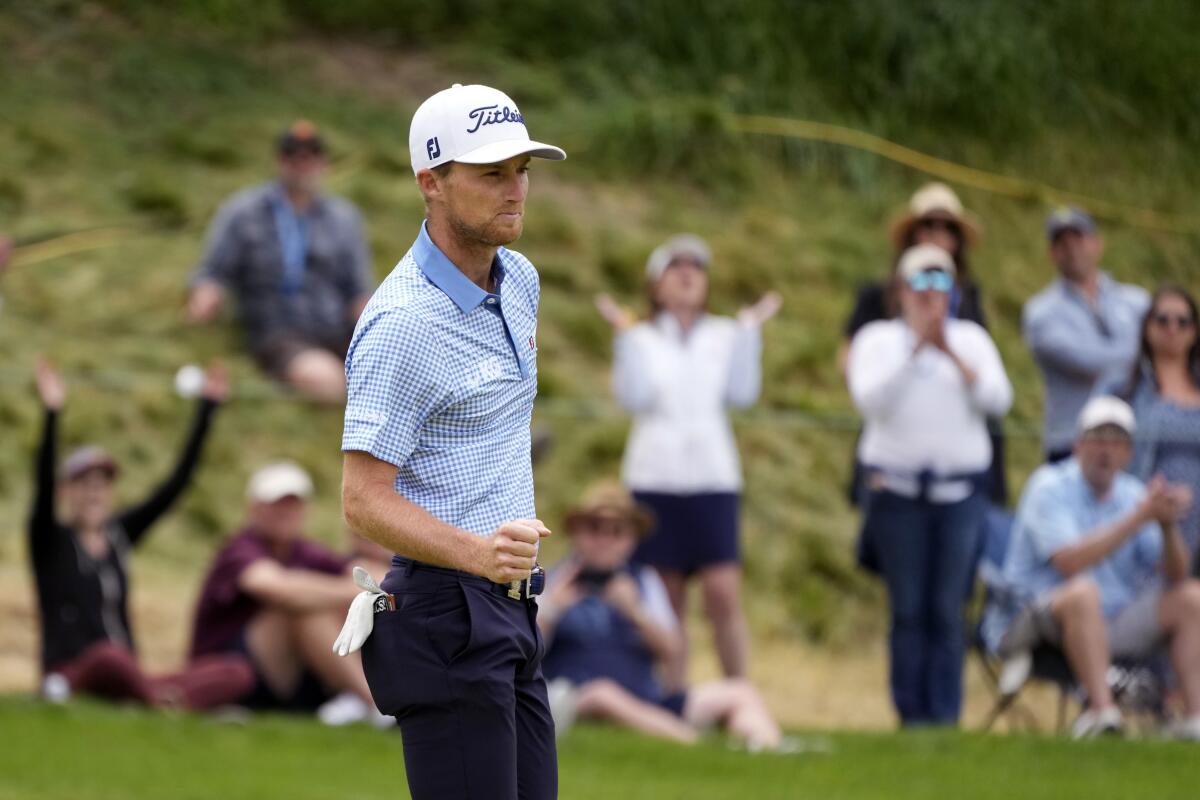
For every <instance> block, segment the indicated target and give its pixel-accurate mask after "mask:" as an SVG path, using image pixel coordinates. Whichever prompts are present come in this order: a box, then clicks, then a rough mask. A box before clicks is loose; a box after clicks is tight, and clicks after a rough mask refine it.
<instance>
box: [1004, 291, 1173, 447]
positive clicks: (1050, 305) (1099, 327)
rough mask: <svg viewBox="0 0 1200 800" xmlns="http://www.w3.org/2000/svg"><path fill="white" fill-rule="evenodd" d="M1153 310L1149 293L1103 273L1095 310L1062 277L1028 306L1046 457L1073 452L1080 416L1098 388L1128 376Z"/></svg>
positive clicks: (1024, 320)
mask: <svg viewBox="0 0 1200 800" xmlns="http://www.w3.org/2000/svg"><path fill="white" fill-rule="evenodd" d="M1149 305H1150V296H1149V294H1147V293H1146V290H1145V289H1142V288H1141V287H1138V286H1131V285H1129V284H1123V283H1117V282H1116V281H1114V280H1113V279H1112V278H1110V277H1109V276H1108V275H1104V274H1102V275H1101V276H1100V291H1099V294H1098V295H1097V298H1096V305H1095V306H1094V307H1093V306H1092V305H1091V304H1090V303H1089V302H1088V301H1087V300H1086V299H1085V298H1084V297H1083V296H1082V295H1081V294H1080V293H1079V292H1078V291H1077V290H1076V289H1075V288H1074V287H1072V286H1071V285H1070V284H1069V283H1067V282H1066V281H1065V280H1063V279H1062V278H1060V279H1058V280H1057V281H1055V282H1054V283H1052V284H1050V286H1048V287H1046V288H1045V289H1043V290H1042V291H1041V292H1039V293H1038V294H1036V295H1035V296H1034V297H1032V298H1031V299H1030V300H1029V302H1027V303H1026V304H1025V308H1024V310H1023V312H1022V314H1021V333H1022V335H1023V336H1024V337H1025V343H1026V344H1027V345H1029V349H1030V350H1032V351H1033V358H1034V360H1035V361H1036V362H1037V365H1038V369H1039V370H1040V371H1041V373H1042V380H1043V381H1044V383H1045V407H1044V414H1045V427H1044V429H1043V433H1042V444H1043V446H1044V447H1045V449H1046V451H1047V452H1052V451H1056V450H1065V449H1069V448H1070V447H1071V443H1072V442H1073V441H1074V438H1075V422H1076V417H1078V416H1079V412H1080V411H1081V410H1082V409H1083V405H1084V403H1086V402H1087V400H1088V397H1090V396H1091V394H1092V388H1093V387H1094V386H1095V385H1096V384H1097V383H1107V382H1108V381H1110V380H1113V379H1117V378H1120V377H1124V376H1127V375H1128V374H1129V370H1130V368H1131V367H1132V366H1133V361H1134V359H1135V358H1136V357H1137V351H1138V340H1139V335H1140V333H1139V332H1140V326H1141V322H1142V317H1143V316H1144V315H1145V313H1146V309H1147V308H1148V307H1149Z"/></svg>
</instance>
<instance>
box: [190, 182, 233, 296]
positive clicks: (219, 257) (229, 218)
mask: <svg viewBox="0 0 1200 800" xmlns="http://www.w3.org/2000/svg"><path fill="white" fill-rule="evenodd" d="M243 208H245V201H244V200H243V199H242V198H241V197H234V198H232V199H230V200H227V201H226V202H225V204H224V205H222V206H221V207H220V208H219V209H218V210H217V213H216V216H214V217H213V221H212V222H211V223H210V224H209V226H208V235H207V237H206V239H205V244H204V255H203V256H202V257H201V258H200V263H199V265H197V267H196V270H195V272H193V273H192V279H191V281H190V283H191V285H192V286H195V285H196V284H198V283H203V282H205V281H214V282H216V283H219V284H221V285H223V286H230V285H232V284H233V283H234V281H235V279H236V273H237V267H238V260H239V258H240V257H241V248H240V246H239V244H238V233H237V222H238V219H239V217H240V216H241V213H242V209H243Z"/></svg>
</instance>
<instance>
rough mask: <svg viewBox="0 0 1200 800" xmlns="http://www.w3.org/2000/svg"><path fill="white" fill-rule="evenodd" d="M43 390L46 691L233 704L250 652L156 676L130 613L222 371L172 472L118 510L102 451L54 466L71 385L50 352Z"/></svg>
mask: <svg viewBox="0 0 1200 800" xmlns="http://www.w3.org/2000/svg"><path fill="white" fill-rule="evenodd" d="M37 390H38V397H39V398H40V399H41V401H42V406H43V408H44V412H45V423H44V427H43V432H42V443H41V446H40V447H39V448H38V454H37V461H36V464H35V468H34V485H35V490H34V500H33V510H32V513H31V514H30V518H29V558H30V561H31V562H32V563H31V566H32V568H33V576H34V582H35V584H36V586H37V600H38V612H39V614H38V621H39V623H40V624H41V639H42V657H41V666H42V675H43V681H42V696H43V697H44V698H45V699H46V700H49V701H51V702H56V703H61V702H64V701H66V700H67V699H68V698H70V697H71V695H73V694H86V695H91V696H92V697H102V698H104V699H107V700H116V701H124V702H133V703H140V704H143V705H148V706H173V707H183V708H188V709H192V710H199V709H207V708H213V707H216V706H221V705H224V704H226V703H230V702H232V701H233V700H234V699H236V698H237V697H238V696H239V695H241V694H242V693H243V692H244V691H245V690H246V688H247V687H248V686H249V685H250V684H251V682H252V680H253V675H252V673H251V671H250V668H249V665H247V664H246V662H245V660H244V659H242V658H239V657H236V656H211V657H208V658H204V659H197V660H196V661H194V662H193V663H192V664H191V666H190V667H189V668H188V669H186V670H184V671H182V672H178V673H174V674H170V675H150V674H148V673H146V672H145V671H144V670H143V668H142V666H141V664H139V663H138V658H137V654H136V653H137V650H136V646H135V643H134V636H133V628H132V626H131V625H130V619H129V585H130V576H129V561H130V558H131V556H132V554H133V551H134V550H135V549H136V548H137V547H138V546H140V545H141V544H142V543H143V542H145V541H146V540H147V537H148V534H149V533H150V530H151V528H153V527H154V524H155V523H156V522H158V520H159V519H160V518H161V517H162V516H163V514H165V513H167V511H168V510H170V508H171V506H172V505H174V503H175V501H176V500H177V499H179V496H180V495H181V494H182V493H183V491H184V489H186V488H187V485H188V483H189V482H190V480H191V477H192V473H193V472H194V471H195V469H196V465H197V464H198V463H199V461H200V453H201V451H202V450H203V448H204V440H205V439H206V438H207V436H208V431H209V428H210V425H211V422H212V418H213V415H214V414H215V413H216V411H217V408H218V406H220V404H221V402H222V401H224V400H225V398H226V396H227V395H228V393H229V383H228V379H227V377H226V375H225V371H224V369H223V368H221V367H220V366H213V367H211V368H209V370H208V373H207V375H206V377H205V379H204V386H203V388H202V390H201V392H200V402H199V403H198V404H197V406H196V416H195V421H194V422H193V423H192V430H191V434H190V435H189V436H188V439H187V443H186V444H185V445H184V447H183V450H182V452H181V453H180V455H179V458H178V461H177V462H176V464H175V468H174V470H172V472H171V474H170V475H169V476H168V477H167V478H166V480H164V481H163V482H162V483H161V484H160V485H159V486H158V487H157V488H156V489H155V490H154V491H153V492H152V493H151V494H150V495H149V496H148V497H146V498H144V499H143V500H142V501H141V502H140V503H136V504H134V505H131V506H127V507H125V508H117V507H116V483H117V479H118V476H119V475H120V472H121V470H120V468H119V466H118V464H117V462H116V460H115V459H113V457H112V456H110V455H109V454H108V453H107V452H106V451H104V450H102V449H100V448H99V447H96V446H95V445H91V446H86V447H80V448H78V449H77V450H75V451H74V452H72V453H71V454H70V455H69V456H68V457H67V458H66V460H65V461H63V462H62V464H58V463H57V460H58V441H59V417H60V415H61V414H62V409H63V405H64V404H65V403H66V398H67V385H66V382H65V381H64V380H63V378H62V376H61V375H60V374H59V372H58V370H56V369H55V368H54V367H53V366H51V365H50V363H49V362H48V361H45V360H44V359H43V360H39V362H38V365H37ZM56 501H57V502H56ZM56 505H58V506H59V507H60V508H61V510H62V511H63V512H64V513H63V514H62V515H61V516H60V515H59V513H58V510H57V509H56V508H55V506H56Z"/></svg>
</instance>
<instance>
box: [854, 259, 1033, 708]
mask: <svg viewBox="0 0 1200 800" xmlns="http://www.w3.org/2000/svg"><path fill="white" fill-rule="evenodd" d="M954 270H955V267H954V261H953V260H952V259H951V257H950V255H949V254H948V253H947V252H946V251H945V250H943V249H941V248H940V247H936V246H934V245H931V244H923V245H917V246H915V247H912V248H909V249H908V250H906V251H905V252H904V255H903V256H901V258H900V263H899V265H898V267H897V274H898V275H899V277H900V279H901V280H902V281H903V282H904V284H903V286H902V287H901V289H900V293H899V303H900V316H899V318H897V319H894V320H887V321H880V322H872V323H870V324H869V325H867V326H866V327H864V328H863V329H862V330H861V331H859V333H858V335H857V336H855V337H854V342H853V344H852V345H851V348H850V359H849V364H848V370H847V379H848V381H849V385H850V394H851V396H852V397H853V399H854V403H855V405H857V406H858V409H859V411H860V412H861V413H862V415H863V418H864V429H863V435H862V439H861V441H860V442H859V449H858V456H859V459H860V460H861V461H862V463H863V465H864V469H865V471H866V485H867V488H868V495H867V501H866V509H865V511H866V519H865V521H864V523H863V537H864V543H865V544H866V546H867V547H868V548H869V549H871V550H872V551H873V552H874V553H875V554H876V555H877V558H878V566H879V567H880V570H881V572H882V574H883V577H884V580H885V581H886V583H887V588H888V595H889V598H890V600H891V660H892V663H891V686H892V700H893V702H894V703H895V705H896V709H897V711H898V712H899V714H900V719H901V722H902V723H903V724H904V725H928V724H938V725H952V724H955V723H956V722H957V720H958V716H959V711H960V708H961V705H962V667H963V644H964V634H963V620H962V607H963V603H964V601H965V599H966V596H967V590H968V586H969V584H970V581H971V579H972V576H973V573H974V564H975V560H976V556H977V554H978V552H979V545H980V537H981V535H982V523H983V513H984V506H985V504H984V502H983V496H982V493H981V492H980V491H979V487H980V486H981V484H982V482H983V481H984V479H985V477H986V474H987V468H988V464H989V463H990V461H991V456H992V453H991V442H990V440H989V438H988V431H987V420H986V415H989V414H990V415H994V416H1000V415H1002V414H1004V413H1005V412H1007V411H1008V407H1009V405H1010V403H1011V402H1012V387H1011V386H1010V385H1009V382H1008V377H1007V376H1006V375H1005V372H1004V365H1003V364H1002V363H1001V362H1000V355H999V353H997V352H996V346H995V345H994V344H993V343H992V340H991V338H990V337H989V336H988V335H987V332H986V331H985V330H983V328H981V327H980V326H979V325H977V324H975V323H974V322H968V321H966V320H959V319H952V318H949V310H950V294H951V292H952V291H953V288H954Z"/></svg>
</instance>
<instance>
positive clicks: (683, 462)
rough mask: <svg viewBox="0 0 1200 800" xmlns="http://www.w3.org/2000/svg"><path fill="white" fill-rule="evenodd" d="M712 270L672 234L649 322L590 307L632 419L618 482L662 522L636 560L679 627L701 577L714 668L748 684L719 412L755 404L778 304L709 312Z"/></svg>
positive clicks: (697, 241)
mask: <svg viewBox="0 0 1200 800" xmlns="http://www.w3.org/2000/svg"><path fill="white" fill-rule="evenodd" d="M711 263H712V253H711V252H710V250H709V249H708V245H707V244H705V242H704V240H702V239H701V238H700V237H698V236H693V235H691V234H682V235H678V236H673V237H671V238H670V239H668V240H667V241H666V242H664V243H663V244H662V245H660V246H659V247H658V248H656V249H655V250H654V252H652V253H651V254H650V258H649V259H648V260H647V262H646V278H647V289H648V292H649V297H650V306H651V310H652V313H653V316H652V318H651V319H649V320H646V321H645V322H640V323H637V324H635V323H634V320H633V317H632V315H630V314H629V313H628V312H626V311H624V310H623V309H621V308H620V307H619V306H617V305H616V303H614V302H613V301H612V299H611V298H609V297H607V296H601V297H600V298H598V299H597V306H598V308H599V310H600V313H601V314H602V315H603V316H604V318H605V319H606V320H608V322H609V323H610V324H611V325H612V326H613V328H614V330H615V331H616V338H615V341H614V348H613V349H614V351H615V359H614V364H613V393H614V394H615V395H616V396H617V400H618V401H619V402H620V403H621V405H622V406H624V407H625V409H626V410H627V411H629V412H630V413H632V414H633V415H634V422H633V430H632V431H631V432H630V434H629V442H628V444H627V445H626V448H625V458H624V463H623V465H622V470H621V477H622V480H623V481H624V482H625V485H626V486H628V487H629V488H630V489H632V490H633V492H634V495H635V496H636V497H637V500H638V502H639V503H642V504H644V505H646V506H648V507H649V508H650V509H651V510H652V511H653V512H654V514H655V517H656V519H657V522H656V525H655V529H654V531H653V532H652V533H651V535H650V536H649V537H648V538H647V539H646V541H645V542H643V543H642V545H641V546H640V547H639V549H638V552H637V560H638V561H639V562H640V563H645V564H649V565H651V566H653V567H655V568H656V569H657V570H658V571H659V574H660V575H661V576H662V578H663V581H664V582H665V583H666V585H667V591H668V592H669V593H670V596H671V603H672V606H673V607H674V609H675V615H676V616H677V617H679V618H680V619H687V613H686V608H685V603H686V597H687V583H688V581H689V580H690V579H691V578H693V577H696V578H698V579H699V582H700V585H701V588H702V591H703V595H704V607H705V612H706V614H707V616H708V618H709V621H710V623H711V624H712V628H713V639H714V641H715V643H716V648H717V655H718V657H719V658H720V661H721V667H722V669H723V670H724V672H725V674H726V675H727V676H730V677H744V676H745V675H746V661H747V658H748V651H749V634H748V632H747V628H746V621H745V617H744V616H743V614H742V609H741V600H740V597H739V595H740V586H741V565H740V555H739V546H738V517H739V503H740V497H741V485H742V478H741V466H740V463H739V460H738V453H737V444H736V442H735V441H734V437H733V429H732V427H731V426H730V424H729V420H728V417H727V415H726V410H727V409H728V408H730V407H734V408H746V407H748V406H751V405H753V404H754V403H755V401H757V399H758V394H759V389H760V385H761V379H762V375H761V372H762V370H761V361H762V326H763V324H764V323H766V322H767V320H769V319H771V317H773V316H774V315H775V314H776V312H778V311H779V307H780V305H781V303H782V301H781V299H780V297H779V295H778V294H777V293H775V292H768V293H767V294H766V295H764V296H763V297H762V299H760V300H759V301H758V302H757V303H755V304H754V305H752V306H748V307H746V308H744V309H742V310H741V311H740V312H739V313H738V315H737V319H730V318H728V317H719V316H716V315H714V314H710V313H708V308H707V307H708V288H709V280H708V275H709V269H710V266H711ZM683 664H684V660H683V659H680V661H679V665H678V666H679V668H680V669H682V667H683ZM676 678H677V679H678V680H680V681H682V679H683V673H682V672H680V673H679V674H678V675H677V676H676Z"/></svg>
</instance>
